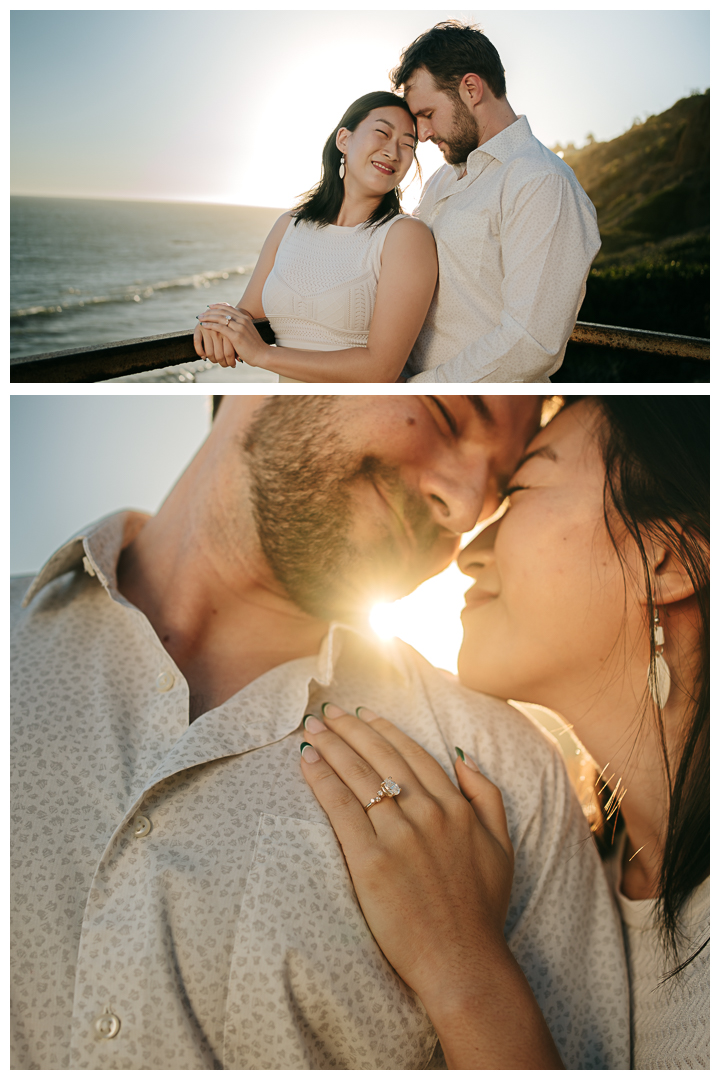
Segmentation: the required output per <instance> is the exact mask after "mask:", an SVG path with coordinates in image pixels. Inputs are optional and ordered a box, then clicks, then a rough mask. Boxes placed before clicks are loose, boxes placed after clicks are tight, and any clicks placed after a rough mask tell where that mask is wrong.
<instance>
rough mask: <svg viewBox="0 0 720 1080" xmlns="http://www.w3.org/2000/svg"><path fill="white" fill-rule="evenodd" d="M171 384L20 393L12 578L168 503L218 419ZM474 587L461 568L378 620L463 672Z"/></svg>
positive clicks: (13, 432)
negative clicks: (135, 513) (95, 525)
mask: <svg viewBox="0 0 720 1080" xmlns="http://www.w3.org/2000/svg"><path fill="white" fill-rule="evenodd" d="M153 389H154V388H153ZM158 389H159V390H160V387H158ZM171 389H172V388H171V387H169V386H168V385H166V384H161V391H160V392H159V393H153V394H151V393H148V391H149V390H150V387H148V386H143V387H142V391H143V392H142V393H138V392H133V393H132V394H130V393H127V394H126V393H121V392H119V391H118V389H117V388H116V387H113V393H112V395H110V394H107V395H97V394H93V395H89V394H85V395H79V394H60V395H52V396H50V395H44V394H33V395H19V394H15V395H13V396H12V397H11V399H10V437H11V454H10V462H11V479H10V502H11V507H10V523H11V527H10V571H11V573H12V574H34V573H36V572H37V571H38V570H39V569H40V568H41V567H42V566H43V565H44V563H45V562H46V561H47V560H48V558H49V557H50V556H51V555H52V554H53V552H54V551H55V550H56V549H57V548H58V547H60V545H61V544H63V543H64V542H65V541H66V540H69V539H70V538H71V537H72V536H74V535H75V534H76V533H77V532H79V531H80V529H82V528H83V527H84V526H86V525H89V524H90V523H91V522H93V521H97V520H98V519H99V518H101V517H104V516H105V515H106V514H111V513H114V512H115V511H117V510H123V509H134V510H145V511H148V512H149V513H155V512H156V511H157V510H158V509H159V507H160V505H161V503H162V502H163V500H164V498H165V496H166V495H167V494H168V493H169V491H170V489H171V488H172V486H173V485H174V483H175V481H176V480H177V479H178V477H179V476H180V475H181V473H182V472H183V471H184V469H185V467H186V466H187V465H188V464H189V462H190V461H191V459H192V457H193V456H194V454H195V453H196V451H197V450H198V449H199V447H200V446H201V445H202V443H203V442H204V440H205V438H206V437H207V434H208V432H209V430H210V424H211V420H210V417H211V399H210V398H209V397H208V396H206V395H204V394H203V395H199V394H197V393H188V391H189V390H190V387H186V386H178V387H177V388H176V389H177V390H179V391H181V393H171V392H170V391H171ZM471 584H472V582H471V580H470V579H469V578H467V577H465V576H464V575H463V574H461V573H460V571H459V570H458V569H457V567H456V566H455V565H453V566H451V567H449V568H448V569H447V570H446V571H445V572H444V573H443V574H442V575H440V576H439V577H437V578H434V579H433V580H432V581H429V582H426V583H425V584H424V585H422V586H420V588H419V589H417V590H416V591H415V593H414V594H413V595H412V596H411V597H408V598H407V599H405V600H401V601H398V602H396V603H395V604H383V605H380V606H379V607H378V609H376V610H375V612H374V613H373V614H374V618H373V626H374V628H375V629H376V630H377V631H378V632H379V633H380V634H381V636H384V637H393V636H398V637H401V638H402V639H403V640H405V641H408V642H409V643H410V644H411V645H413V646H414V647H415V648H416V649H418V650H419V651H420V652H421V653H423V655H425V656H426V657H427V658H428V659H429V660H430V661H431V662H432V663H434V664H436V665H437V666H439V667H444V668H446V669H447V670H450V671H455V670H456V659H457V653H458V650H459V648H460V641H461V639H462V625H461V623H460V610H461V608H462V605H463V599H462V598H463V593H465V592H466V591H467V590H468V589H469V588H470V586H471Z"/></svg>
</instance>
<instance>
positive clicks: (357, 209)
mask: <svg viewBox="0 0 720 1080" xmlns="http://www.w3.org/2000/svg"><path fill="white" fill-rule="evenodd" d="M381 202H382V198H378V197H377V195H368V194H367V193H364V192H363V191H360V190H358V189H357V187H356V185H355V184H353V183H352V181H351V182H349V183H348V182H347V181H346V183H345V197H344V198H343V201H342V206H341V207H340V213H339V214H338V216H337V221H336V222H335V224H336V225H341V226H343V227H344V228H348V229H351V228H353V227H354V226H355V225H362V224H363V222H365V221H368V220H369V219H370V218H371V217H372V216H373V214H374V213H375V211H376V210H377V208H378V206H379V205H380V203H381Z"/></svg>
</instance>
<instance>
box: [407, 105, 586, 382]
mask: <svg viewBox="0 0 720 1080" xmlns="http://www.w3.org/2000/svg"><path fill="white" fill-rule="evenodd" d="M466 168H467V174H466V175H463V174H464V173H465V169H466ZM415 215H416V216H417V217H419V218H421V219H422V220H423V221H424V222H425V224H426V225H428V226H429V227H430V228H431V229H432V232H433V235H434V237H435V243H436V244H437V250H438V263H439V274H438V285H437V289H436V292H435V296H434V297H433V300H432V303H431V305H430V310H429V312H428V316H427V318H426V320H425V325H424V326H423V328H422V330H421V331H420V335H419V337H418V339H417V342H416V343H415V347H414V348H413V351H412V354H411V356H410V360H409V361H408V369H409V370H410V371H412V372H414V373H415V374H414V375H413V376H412V377H411V378H410V379H409V381H410V382H451V383H458V382H468V383H471V382H494V383H497V382H549V381H550V380H549V376H550V375H552V374H553V372H555V371H557V369H558V368H559V367H560V365H561V363H562V360H563V356H564V355H565V346H566V345H567V341H568V338H569V337H570V334H571V333H572V330H573V327H574V325H575V322H576V319H577V314H578V311H579V310H580V305H581V304H582V301H583V298H584V296H585V282H586V279H587V276H588V273H589V270H590V266H591V264H592V261H593V259H594V258H595V256H596V255H597V253H598V251H599V249H600V234H599V233H598V227H597V215H596V213H595V207H594V206H593V204H592V203H591V202H590V199H589V198H588V197H587V195H586V194H585V192H584V191H583V189H582V188H581V187H580V184H579V183H578V181H577V179H576V177H575V174H574V173H573V171H572V169H570V168H569V167H568V166H567V165H566V164H565V163H564V162H563V161H561V160H560V158H559V157H557V155H556V154H554V153H553V152H552V151H551V150H548V149H547V147H546V146H543V144H542V143H541V142H539V141H538V140H537V139H536V138H535V136H534V135H533V134H532V132H531V130H530V125H529V124H528V122H527V119H526V118H525V117H524V116H521V117H520V118H519V119H518V120H516V121H515V123H513V124H511V125H510V126H509V127H507V128H505V129H504V130H503V131H501V132H499V134H497V135H495V136H494V137H493V138H492V139H489V140H488V142H486V143H483V145H482V146H479V147H478V148H477V150H473V152H472V153H471V154H470V156H469V157H468V159H467V163H466V165H444V166H442V168H440V169H438V171H437V172H436V173H434V174H433V176H431V177H430V180H429V181H428V183H427V185H426V187H425V190H424V191H423V196H422V199H421V201H420V203H419V205H418V207H417V209H416V210H415Z"/></svg>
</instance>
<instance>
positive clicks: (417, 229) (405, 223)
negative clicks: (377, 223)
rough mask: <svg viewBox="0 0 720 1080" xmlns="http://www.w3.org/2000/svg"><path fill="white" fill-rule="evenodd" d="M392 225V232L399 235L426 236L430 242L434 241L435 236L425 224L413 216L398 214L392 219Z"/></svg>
mask: <svg viewBox="0 0 720 1080" xmlns="http://www.w3.org/2000/svg"><path fill="white" fill-rule="evenodd" d="M390 225H393V226H394V228H393V230H392V231H393V232H394V233H396V234H397V235H400V234H402V235H404V236H413V237H414V236H425V237H428V238H429V239H430V240H432V239H433V234H432V232H431V230H430V229H429V227H428V226H427V225H426V224H425V222H424V221H421V220H420V218H416V217H413V216H412V214H398V215H397V217H394V218H393V219H392V221H391V222H390Z"/></svg>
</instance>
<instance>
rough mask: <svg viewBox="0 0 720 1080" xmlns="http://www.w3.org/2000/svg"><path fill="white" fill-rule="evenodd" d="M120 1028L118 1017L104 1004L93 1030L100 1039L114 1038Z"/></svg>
mask: <svg viewBox="0 0 720 1080" xmlns="http://www.w3.org/2000/svg"><path fill="white" fill-rule="evenodd" d="M119 1030H120V1018H119V1017H117V1016H116V1015H115V1013H113V1012H110V1009H109V1008H108V1007H107V1006H106V1008H105V1012H104V1013H103V1014H102V1016H98V1018H97V1020H96V1021H95V1031H96V1032H97V1033H98V1035H99V1036H100V1038H101V1039H114V1038H115V1036H116V1035H117V1033H118V1031H119Z"/></svg>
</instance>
